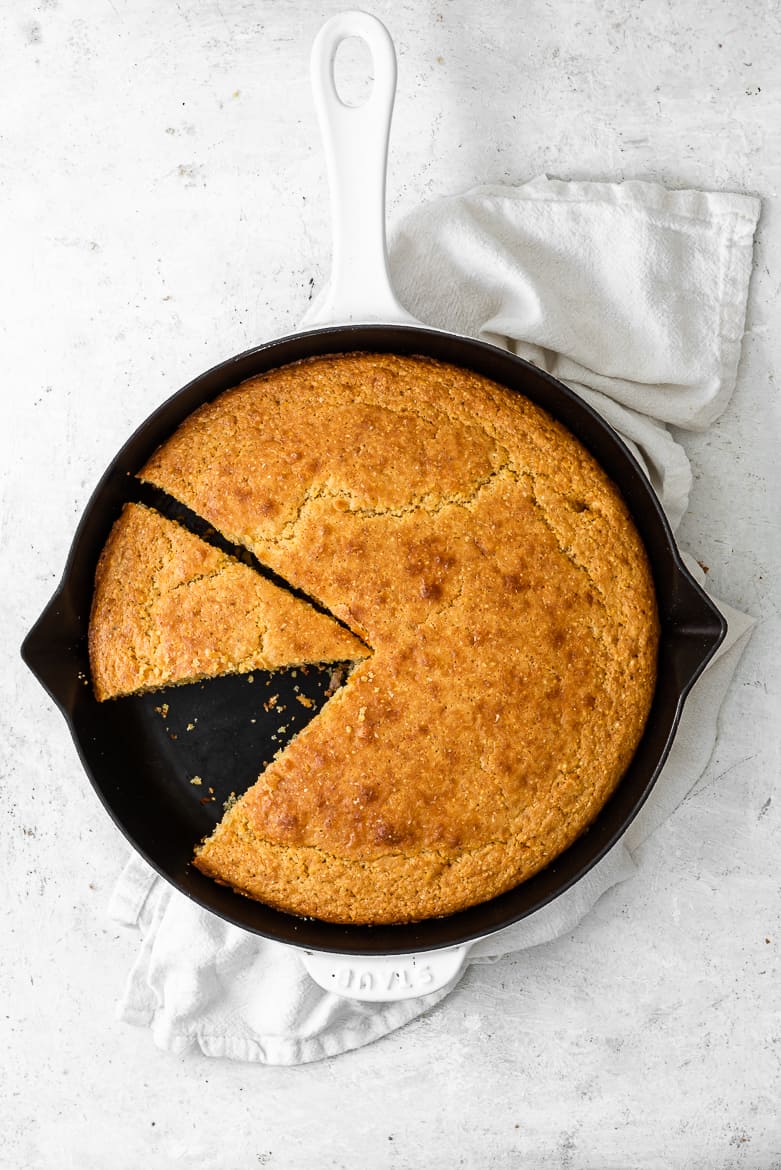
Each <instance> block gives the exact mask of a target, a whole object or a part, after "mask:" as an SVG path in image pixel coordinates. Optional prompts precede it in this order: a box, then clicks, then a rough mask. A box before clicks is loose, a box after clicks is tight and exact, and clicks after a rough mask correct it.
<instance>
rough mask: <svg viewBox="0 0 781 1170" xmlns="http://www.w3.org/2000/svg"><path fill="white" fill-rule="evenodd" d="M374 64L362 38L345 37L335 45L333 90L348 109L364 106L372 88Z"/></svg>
mask: <svg viewBox="0 0 781 1170" xmlns="http://www.w3.org/2000/svg"><path fill="white" fill-rule="evenodd" d="M373 66H374V63H373V61H372V54H371V50H370V49H369V46H368V44H367V43H366V41H365V40H364V39H363V37H358V36H355V37H345V38H344V40H343V41H340V42H339V44H338V45H337V48H336V52H335V54H334V61H333V76H334V88H335V89H336V93H337V96H338V98H339V101H340V102H341V103H342V105H343V106H348V107H349V108H350V109H358V108H359V107H360V106H365V105H366V103H367V102H368V101H369V98H370V97H371V95H372V89H373V88H374V68H373Z"/></svg>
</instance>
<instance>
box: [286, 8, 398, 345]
mask: <svg viewBox="0 0 781 1170" xmlns="http://www.w3.org/2000/svg"><path fill="white" fill-rule="evenodd" d="M348 37H360V38H361V39H362V40H363V41H365V42H366V44H367V45H368V47H369V50H370V52H371V55H372V61H373V64H374V84H373V86H372V91H371V94H370V96H369V98H368V99H367V100H366V101H365V102H364V104H363V105H362V106H347V105H345V104H344V102H342V100H341V98H340V97H339V95H338V93H337V92H336V85H335V83H334V58H335V56H336V51H337V49H338V48H339V45H340V44H341V43H342V41H344V40H346V39H347V38H348ZM311 68H312V91H313V95H314V102H315V109H316V110H317V117H318V121H319V123H320V131H321V134H322V137H323V146H324V148H325V157H326V163H327V167H328V183H329V187H330V191H331V217H332V221H333V260H332V266H331V281H330V285H329V287H328V289H327V290H326V292H325V294H324V295H323V296H322V297H321V298H320V299H318V300H317V301H316V302H315V303H314V304H313V306H312V308H311V309H310V310H309V312H308V313H307V315H306V317H305V318H304V321H303V322H302V324H303V326H304V327H305V328H308V327H311V326H313V325H326V324H329V325H330V324H344V323H347V322H353V321H363V322H366V321H383V322H390V323H404V324H410V325H417V324H419V322H417V321H416V320H415V319H414V318H413V317H410V315H409V313H407V312H406V310H405V309H403V308H402V306H401V305H400V304H399V302H398V301H397V300H396V297H395V295H394V292H393V288H392V286H391V281H390V275H389V272H388V254H387V248H386V242H385V174H386V169H387V162H388V136H389V133H390V123H391V114H392V112H393V99H394V97H395V94H396V53H395V50H394V47H393V41H392V40H391V38H390V34H389V32H388V30H387V29H386V28H385V25H384V24H382V23H381V22H380V21H379V20H377V19H376V17H374V16H369V14H368V13H366V12H341V13H339V14H338V15H337V16H334V17H332V18H331V20H329V21H328V22H327V23H326V24H324V25H323V27H322V28H321V29H320V32H319V33H318V34H317V37H316V38H315V42H314V45H313V46H312V66H311Z"/></svg>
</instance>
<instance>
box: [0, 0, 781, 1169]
mask: <svg viewBox="0 0 781 1170" xmlns="http://www.w3.org/2000/svg"><path fill="white" fill-rule="evenodd" d="M340 7H341V5H338V4H333V3H325V4H323V5H318V6H314V5H310V4H306V5H297V4H294V3H292V2H285V3H283V2H282V0H277V2H275V3H271V2H270V0H265V2H262V0H255V2H254V3H249V2H243V0H221V2H220V3H217V2H216V0H210V2H209V0H192V2H188V3H185V2H182V3H180V4H167V5H163V4H153V3H152V2H151V0H131V2H128V3H123V0H106V2H105V3H104V4H98V3H91V4H88V3H87V2H86V0H81V2H79V3H75V2H68V0H61V2H59V3H58V2H57V0H40V2H39V3H37V4H32V3H27V4H24V5H21V4H11V3H10V2H9V3H5V4H3V5H2V6H0V36H2V43H3V44H4V51H3V66H2V71H1V72H0V89H1V90H2V94H1V101H0V109H2V111H3V114H2V124H1V125H0V136H1V141H0V184H2V202H3V211H2V217H1V218H0V233H1V237H0V256H2V271H3V281H2V285H1V286H0V287H2V314H1V315H0V320H2V323H3V330H4V338H3V354H4V367H5V369H6V371H7V373H6V388H5V393H4V394H3V396H2V409H3V422H2V428H1V429H0V443H2V448H1V449H0V454H2V456H3V457H2V460H0V484H2V493H3V499H2V512H1V513H0V522H1V523H2V535H3V561H2V564H3V570H4V577H3V592H4V596H5V598H6V612H7V615H8V616H7V620H6V621H5V622H4V624H3V626H2V634H1V636H2V646H3V651H4V662H5V664H6V665H5V668H4V672H3V682H4V701H3V705H2V709H1V713H0V718H1V719H2V730H0V735H2V742H3V749H4V750H3V754H2V761H3V788H4V792H3V809H4V813H5V815H4V818H3V846H2V857H3V862H4V870H5V871H6V876H5V882H4V886H5V896H4V899H3V907H2V911H0V915H1V916H2V917H1V919H0V920H1V921H2V929H3V946H2V950H0V986H2V993H3V1001H4V1006H3V1010H2V1012H0V1026H1V1028H2V1032H1V1033H0V1036H1V1040H0V1044H1V1047H0V1051H2V1057H0V1064H2V1065H3V1066H5V1067H4V1068H3V1072H4V1073H5V1076H3V1077H2V1080H0V1107H1V1108H2V1125H3V1133H4V1139H3V1143H2V1148H1V1151H0V1165H2V1166H6V1165H7V1166H8V1167H9V1168H12V1170H27V1168H28V1167H29V1168H34V1170H39V1168H44V1167H45V1168H48V1167H55V1166H56V1167H58V1168H59V1167H69V1166H73V1167H78V1168H79V1170H93V1168H94V1170H103V1167H106V1166H111V1167H116V1168H117V1170H131V1168H135V1167H136V1166H140V1165H143V1166H145V1167H149V1168H150V1170H168V1168H169V1167H178V1166H184V1165H186V1166H188V1167H189V1168H191V1170H201V1168H204V1170H206V1168H209V1170H211V1168H212V1167H215V1166H219V1167H225V1168H227V1170H233V1168H237V1170H238V1168H241V1170H243V1168H244V1167H252V1166H258V1165H266V1166H271V1167H274V1166H279V1167H296V1168H297V1167H308V1166H318V1167H320V1166H322V1167H341V1166H344V1167H350V1168H352V1167H356V1168H358V1167H363V1166H366V1165H375V1166H389V1167H394V1166H397V1167H417V1166H421V1165H425V1166H427V1167H435V1168H440V1167H441V1168H442V1170H445V1168H448V1170H449V1168H450V1167H453V1166H458V1165H463V1166H466V1167H471V1166H491V1167H515V1166H520V1165H529V1166H534V1167H535V1168H537V1167H543V1168H544V1167H551V1168H552V1167H570V1168H572V1170H580V1168H583V1170H586V1168H593V1170H604V1168H613V1167H615V1168H616V1170H619V1168H624V1167H629V1166H638V1167H640V1166H642V1167H644V1168H645V1167H654V1168H655V1167H660V1168H661V1167H665V1168H666V1167H669V1166H684V1165H685V1166H687V1167H692V1168H700V1167H702V1168H703V1170H705V1168H708V1170H710V1168H711V1167H724V1168H727V1167H757V1168H761V1170H766V1168H769V1167H774V1166H775V1167H779V1166H781V1116H780V1115H779V1105H778V1101H779V1097H780V1096H781V1075H780V1070H779V1063H780V1058H781V1016H780V1013H779V1007H780V1005H781V994H780V993H779V969H780V968H781V964H779V960H778V954H779V946H781V929H780V928H779V922H778V910H779V885H781V867H780V866H779V861H778V857H779V851H778V845H777V841H778V837H779V832H781V799H780V798H779V797H778V795H777V794H776V791H775V788H776V784H777V777H778V774H779V764H781V753H780V752H779V731H778V727H779V723H781V709H780V708H781V703H780V702H779V692H780V691H781V670H780V669H779V663H778V657H779V654H778V651H779V645H780V643H781V636H780V635H781V631H780V629H779V625H780V623H779V579H780V578H781V555H780V551H779V531H778V512H779V487H780V486H781V484H780V480H779V468H778V454H777V452H778V445H779V439H780V438H781V433H780V431H781V428H780V427H779V407H778V390H777V379H778V377H779V371H780V370H781V340H780V339H779V331H778V324H777V322H778V314H779V308H780V307H781V306H780V305H779V301H780V300H781V297H779V289H780V288H781V229H780V228H779V209H780V206H781V205H780V203H779V198H778V183H779V177H780V176H781V100H780V98H781V92H780V91H779V74H778V60H779V54H780V53H781V14H779V9H778V5H777V4H775V3H764V2H760V0H753V2H750V3H744V2H742V0H718V2H717V0H706V2H704V3H700V2H698V0H680V2H679V3H677V4H676V5H668V4H667V3H666V2H663V0H646V2H645V3H637V2H636V0H605V2H601V3H599V4H596V3H595V4H588V5H587V4H583V3H576V2H575V0H552V2H549V3H542V2H530V3H526V4H523V5H521V4H517V3H514V2H513V0H496V2H495V3H493V4H491V5H489V4H485V3H482V2H478V0H441V3H440V4H431V3H428V4H424V3H414V2H413V0H399V2H398V3H397V4H395V5H390V4H388V3H386V2H385V0H383V2H381V3H376V4H374V5H372V10H373V11H375V12H376V13H377V15H379V16H381V17H382V18H383V19H385V20H386V22H387V23H388V25H389V27H390V29H391V32H392V33H393V35H394V39H395V40H396V44H397V47H398V51H399V83H400V92H399V98H398V102H397V107H396V117H395V123H394V134H393V140H392V146H391V166H390V192H391V198H390V209H391V216H395V215H398V214H399V213H400V212H401V211H403V210H405V209H407V208H410V207H412V206H413V205H414V204H415V203H416V202H418V201H419V200H421V199H425V198H429V197H431V196H433V195H436V194H439V193H446V192H451V191H455V190H459V189H462V188H464V187H467V186H470V185H472V184H474V183H476V182H517V181H521V180H524V179H526V178H529V177H531V176H532V175H534V174H536V173H539V172H541V171H547V172H548V173H550V174H554V175H557V176H559V177H562V178H569V177H584V178H610V179H613V178H622V177H626V178H630V177H638V178H650V179H656V180H659V181H662V182H665V183H667V184H669V185H671V186H703V187H714V188H723V189H731V190H743V191H751V192H755V193H757V194H759V195H760V196H762V198H763V200H764V213H763V219H762V222H761V224H760V230H759V236H758V245H757V250H756V263H757V268H756V272H755V279H754V283H753V287H752V293H751V299H750V307H749V333H748V335H747V338H746V342H745V345H744V357H743V362H742V367H741V375H740V380H739V385H738V390H737V393H736V395H735V398H734V400H733V402H732V404H731V405H730V407H729V408H728V411H727V412H726V414H725V415H724V416H723V418H722V419H721V420H720V421H719V422H718V423H717V424H716V425H715V426H714V427H713V428H711V430H710V431H709V432H708V433H706V434H703V435H689V436H686V438H685V442H686V445H687V449H688V450H689V453H690V455H691V458H692V460H693V463H694V467H695V475H696V480H695V488H694V493H693V498H692V504H691V509H690V513H689V515H688V517H687V518H686V520H685V521H684V526H683V540H684V542H685V544H686V545H688V547H690V548H691V549H692V550H693V551H694V552H695V554H696V555H697V556H698V557H699V559H700V560H701V561H704V562H705V563H706V564H708V565H710V566H711V578H712V580H713V584H714V589H715V591H716V592H718V593H719V594H720V595H721V596H723V597H725V598H726V599H727V600H728V601H730V602H731V603H732V604H733V605H735V606H737V607H738V608H741V609H746V610H748V611H750V612H751V613H753V614H754V615H755V616H756V617H757V618H758V619H759V625H758V628H757V630H756V632H755V634H754V637H753V640H752V642H751V644H750V646H749V648H748V650H747V652H746V654H745V656H744V658H743V661H742V663H741V666H740V668H739V673H738V677H737V679H736V683H735V686H734V687H733V689H732V692H731V694H730V696H729V697H728V700H727V703H726V706H725V708H724V712H723V718H722V732H721V738H720V741H719V744H718V746H717V750H716V753H715V756H714V759H713V760H712V762H711V764H710V766H709V768H708V771H707V773H706V775H705V776H704V778H703V781H702V783H701V785H700V786H699V788H698V790H697V791H696V793H695V794H694V795H693V796H692V797H691V798H690V799H689V800H688V801H687V802H686V803H685V804H684V805H683V806H682V808H681V809H680V810H679V811H678V813H677V814H676V815H675V816H674V817H673V818H672V820H670V821H669V822H668V823H667V824H666V825H665V826H664V827H663V828H662V830H660V832H659V833H657V834H656V836H655V837H654V838H653V839H652V840H651V842H650V843H649V844H648V845H647V846H646V847H645V851H646V865H645V866H644V880H643V881H642V882H640V881H633V882H630V883H626V884H624V885H623V886H622V887H620V888H619V889H618V890H617V891H615V892H613V893H612V894H609V895H608V896H607V897H606V898H605V899H604V900H603V901H602V902H601V903H600V904H599V905H598V907H597V909H596V911H595V912H594V913H593V914H592V915H591V916H590V918H589V919H588V920H587V921H586V922H584V923H583V925H582V926H581V927H580V928H579V929H578V930H577V931H576V932H575V934H574V935H572V936H571V937H568V938H566V939H562V940H559V941H558V942H556V943H554V944H552V945H549V946H546V947H542V948H540V949H539V950H537V951H534V952H530V953H528V954H525V955H521V956H518V957H517V958H515V959H510V960H505V961H503V962H501V963H499V964H497V965H495V966H489V967H481V968H475V969H473V970H472V971H470V972H469V974H468V975H467V977H466V979H465V980H464V982H463V983H462V984H461V986H460V987H459V989H458V990H457V991H456V993H455V994H454V995H453V996H452V997H450V998H449V999H448V1000H446V1001H445V1002H444V1003H443V1004H442V1005H441V1006H440V1007H438V1008H436V1009H435V1010H434V1011H433V1012H432V1013H431V1014H430V1015H428V1016H426V1017H424V1018H423V1019H421V1020H420V1021H417V1022H415V1023H413V1024H412V1025H410V1026H408V1027H407V1028H406V1029H405V1030H403V1031H402V1032H399V1033H396V1034H395V1035H393V1036H391V1037H389V1038H387V1039H385V1040H383V1041H380V1042H379V1043H377V1044H375V1045H373V1046H371V1047H368V1048H366V1049H363V1050H361V1051H359V1052H357V1053H354V1054H351V1055H347V1056H342V1057H339V1058H337V1059H335V1060H333V1061H326V1062H323V1063H322V1064H319V1065H314V1066H309V1067H305V1068H301V1069H292V1070H290V1069H287V1070H286V1069H274V1068H264V1067H253V1066H245V1065H230V1064H227V1063H218V1062H214V1061H208V1060H207V1059H206V1058H201V1057H182V1058H179V1057H173V1056H169V1055H167V1054H163V1053H160V1052H158V1051H157V1050H156V1049H154V1047H153V1046H152V1044H151V1041H150V1038H149V1036H148V1034H147V1033H145V1032H143V1031H136V1030H134V1029H129V1028H126V1027H124V1026H120V1025H118V1024H117V1023H115V1022H114V1020H113V1017H112V1005H113V1002H114V1000H115V999H116V997H117V995H118V992H119V990H120V988H121V985H122V982H123V978H124V972H125V971H126V969H127V967H128V965H129V963H130V959H131V955H132V954H133V952H134V950H135V947H136V945H137V942H136V939H135V937H134V936H133V935H132V934H130V933H129V934H125V933H123V932H120V931H119V930H116V929H114V928H113V927H112V926H111V925H110V924H109V923H107V921H106V920H105V917H104V909H105V904H106V900H107V896H108V892H109V889H110V886H111V884H112V881H113V877H114V874H115V873H116V871H117V868H118V866H119V864H120V860H121V857H122V856H123V855H124V844H123V842H122V841H121V839H120V838H119V835H118V834H117V832H116V831H115V830H114V828H113V827H112V825H111V823H110V822H109V821H108V819H107V818H106V816H105V814H104V813H103V812H102V810H101V809H100V807H99V806H98V804H97V801H96V799H95V797H94V795H93V793H92V790H91V789H90V788H89V786H88V784H87V782H86V780H85V779H84V777H83V775H82V773H81V769H80V766H79V763H78V761H77V758H76V755H75V751H74V749H73V747H72V745H71V743H70V741H69V739H68V736H67V732H66V730H65V726H64V724H63V722H62V720H61V718H60V716H59V715H58V714H57V713H56V712H55V711H54V709H53V707H52V705H51V704H50V703H49V702H48V701H47V700H46V699H45V697H44V695H43V692H42V691H41V689H40V687H39V686H38V685H37V683H36V682H35V680H34V679H33V678H32V677H31V676H29V675H28V674H27V672H26V671H25V670H24V669H23V668H22V666H21V664H20V662H19V660H18V645H19V642H20V641H21V638H22V636H23V633H24V632H25V631H26V629H27V628H28V627H29V625H30V624H31V623H32V621H33V620H34V619H35V617H36V616H37V615H38V613H39V611H40V610H41V608H42V607H43V605H44V604H45V602H46V601H47V600H48V597H49V596H50V594H51V591H52V589H53V588H54V585H55V584H56V580H57V578H58V577H59V575H60V573H61V570H62V567H63V564H64V559H65V555H66V553H67V549H68V546H69V544H70V539H71V536H72V533H73V528H74V525H75V522H76V519H77V517H78V515H79V514H80V512H81V510H82V509H83V507H84V505H85V503H86V501H87V499H88V496H89V493H90V491H91V490H92V487H93V486H94V484H95V482H96V480H97V478H98V477H99V474H100V473H101V472H102V470H103V468H104V467H105V465H106V463H107V462H108V461H109V460H110V459H111V457H112V456H113V455H114V453H115V451H116V450H117V448H118V446H119V445H120V444H121V442H122V441H123V440H124V438H125V437H126V436H127V434H128V433H129V431H130V430H131V428H132V427H133V426H135V425H136V424H137V423H138V422H140V421H141V420H142V419H143V418H144V417H146V415H147V414H148V413H149V411H150V410H151V409H152V408H153V407H154V406H155V405H156V404H157V403H158V402H159V401H160V400H161V399H162V398H163V397H165V396H167V395H168V394H169V393H171V392H172V391H173V390H175V389H177V388H178V387H179V386H180V385H182V384H183V383H184V382H185V381H187V380H188V378H189V377H191V376H192V375H194V374H196V373H198V372H200V371H201V370H202V369H205V368H206V367H207V366H208V365H210V364H213V363H214V362H216V361H218V360H220V359H221V358H223V357H225V356H226V355H228V354H231V353H234V352H237V351H239V350H241V349H243V348H246V347H247V346H248V345H251V344H253V343H254V342H256V341H257V340H259V339H262V338H263V337H266V336H273V335H276V334H279V333H282V332H285V331H288V330H290V329H292V328H293V327H294V326H295V323H296V321H297V320H298V318H299V317H300V315H301V313H302V311H303V308H304V306H305V305H306V303H307V298H308V295H309V289H310V279H311V278H313V279H314V282H315V286H316V287H317V286H319V285H320V284H321V282H322V278H323V274H324V272H325V271H326V269H327V260H328V224H327V218H328V214H327V198H326V192H325V186H324V176H323V166H322V156H321V153H320V149H319V145H318V142H317V136H316V130H315V125H314V117H313V114H312V111H311V105H310V100H309V91H308V79H307V58H308V50H309V45H310V44H311V40H312V38H313V36H314V33H315V32H316V30H317V28H318V27H319V25H320V24H321V22H322V20H323V19H324V18H325V17H326V16H327V15H329V14H330V13H331V12H334V11H337V10H338V9H339V8H340Z"/></svg>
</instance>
